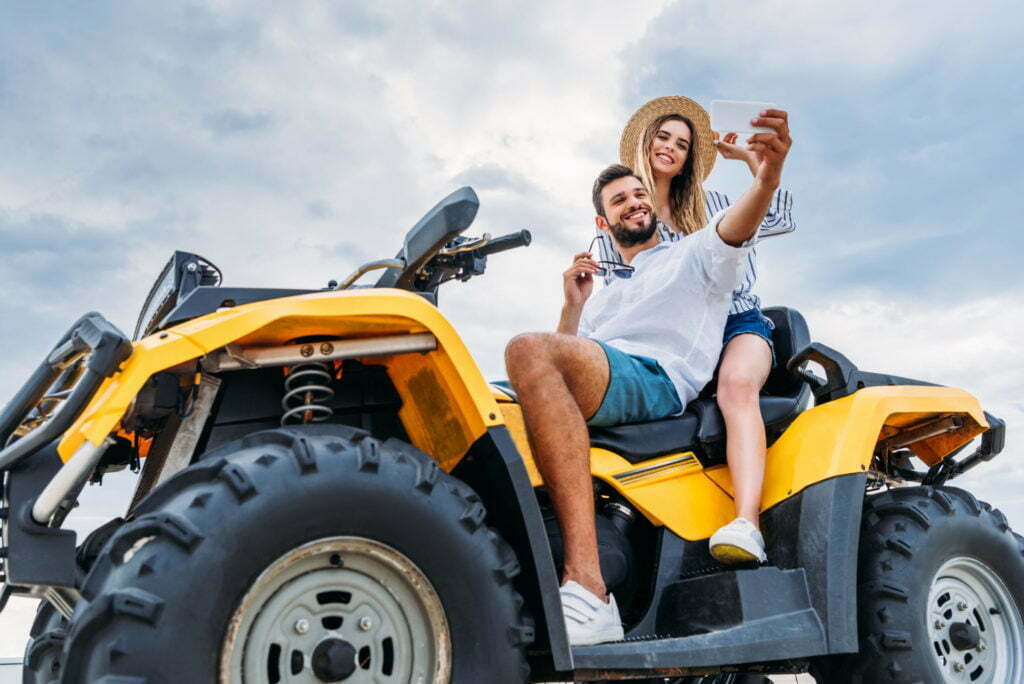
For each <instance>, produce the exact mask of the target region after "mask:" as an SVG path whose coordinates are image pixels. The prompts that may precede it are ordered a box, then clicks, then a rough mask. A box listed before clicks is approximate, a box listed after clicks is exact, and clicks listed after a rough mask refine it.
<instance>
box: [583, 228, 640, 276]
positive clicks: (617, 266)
mask: <svg viewBox="0 0 1024 684" xmlns="http://www.w3.org/2000/svg"><path fill="white" fill-rule="evenodd" d="M599 239H601V236H600V235H596V236H594V239H593V240H591V241H590V246H589V247H587V252H589V253H590V254H593V253H594V243H595V242H597V241H598V240H599ZM597 269H598V270H597V275H599V276H601V277H602V278H603V277H604V276H606V275H608V274H609V273H610V274H612V275H613V276H618V277H619V278H622V279H623V280H625V279H628V278H632V277H633V272H634V271H635V270H636V269H635V268H633V267H632V266H630V265H629V264H624V263H622V262H621V261H600V260H599V261H597Z"/></svg>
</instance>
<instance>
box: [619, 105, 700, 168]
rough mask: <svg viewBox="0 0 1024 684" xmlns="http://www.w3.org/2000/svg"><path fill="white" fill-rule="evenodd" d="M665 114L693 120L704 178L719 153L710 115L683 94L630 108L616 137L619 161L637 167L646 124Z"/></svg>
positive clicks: (648, 124) (630, 166)
mask: <svg viewBox="0 0 1024 684" xmlns="http://www.w3.org/2000/svg"><path fill="white" fill-rule="evenodd" d="M668 114H679V115H680V116H684V117H686V118H687V119H689V120H690V121H692V122H693V125H694V127H695V128H696V129H697V131H696V133H697V146H698V148H699V149H698V154H699V155H700V161H701V170H702V173H703V175H702V177H701V180H702V181H703V180H704V179H705V178H707V177H708V175H709V174H710V173H711V169H713V168H714V166H715V159H716V158H717V157H718V150H717V149H716V148H715V145H714V141H715V136H714V133H713V132H712V130H711V117H709V116H708V113H707V111H706V110H705V109H704V108H703V107H701V106H700V105H699V104H697V103H696V102H694V101H693V100H691V99H690V98H688V97H683V96H682V95H670V96H667V97H658V98H655V99H653V100H651V101H650V102H648V103H646V104H645V105H643V106H642V107H640V109H638V110H636V111H635V112H633V116H631V117H630V118H629V121H628V122H627V123H626V127H625V128H624V129H623V130H622V137H621V138H620V139H619V161H621V162H622V163H623V164H625V165H626V166H628V167H629V168H631V169H634V170H635V169H636V161H637V160H636V146H637V143H638V142H639V140H640V138H641V136H643V134H644V131H646V130H647V127H648V126H650V125H651V123H652V122H654V121H655V120H656V119H658V118H660V117H662V116H666V115H668Z"/></svg>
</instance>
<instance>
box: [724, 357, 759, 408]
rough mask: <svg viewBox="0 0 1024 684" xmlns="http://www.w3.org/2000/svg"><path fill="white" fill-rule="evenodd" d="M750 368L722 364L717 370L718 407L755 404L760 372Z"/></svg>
mask: <svg viewBox="0 0 1024 684" xmlns="http://www.w3.org/2000/svg"><path fill="white" fill-rule="evenodd" d="M752 370H753V369H750V368H744V367H741V366H739V367H738V366H731V367H727V366H723V367H722V368H721V369H720V370H719V372H718V386H717V388H716V389H717V397H718V405H719V407H720V408H729V407H732V406H747V405H756V404H757V401H758V396H759V395H760V393H761V384H762V378H761V375H762V374H761V373H760V372H752Z"/></svg>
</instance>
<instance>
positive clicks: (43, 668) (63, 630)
mask: <svg viewBox="0 0 1024 684" xmlns="http://www.w3.org/2000/svg"><path fill="white" fill-rule="evenodd" d="M67 626H68V621H67V620H65V619H64V616H63V615H61V614H60V613H59V612H57V609H56V608H54V607H53V605H51V604H50V603H49V602H48V601H46V600H43V601H40V602H39V607H38V608H37V609H36V618H35V620H33V621H32V629H31V630H29V640H28V643H27V644H26V645H25V657H24V658H23V659H22V668H21V681H22V682H23V684H53V682H56V681H58V679H59V678H60V653H61V650H62V649H63V648H64V639H65V638H66V637H67Z"/></svg>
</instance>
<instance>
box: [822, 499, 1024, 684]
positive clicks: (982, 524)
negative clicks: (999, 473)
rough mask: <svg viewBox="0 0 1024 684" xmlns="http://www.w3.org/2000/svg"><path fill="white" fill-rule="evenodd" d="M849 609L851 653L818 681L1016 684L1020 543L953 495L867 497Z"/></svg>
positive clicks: (1023, 551)
mask: <svg viewBox="0 0 1024 684" xmlns="http://www.w3.org/2000/svg"><path fill="white" fill-rule="evenodd" d="M857 610H858V618H859V619H858V622H859V628H860V652H859V653H857V654H853V655H850V656H841V657H838V658H830V659H828V660H824V661H821V662H818V663H815V668H814V670H813V672H814V674H815V676H816V678H817V679H818V681H819V682H839V683H851V684H852V683H856V682H864V683H867V682H872V683H876V682H929V683H932V682H935V683H941V682H969V683H974V684H990V683H992V684H1005V683H1006V682H1020V681H1024V621H1022V618H1021V616H1022V615H1024V540H1022V539H1021V538H1020V537H1019V536H1017V535H1015V534H1014V533H1013V532H1012V530H1010V526H1009V524H1008V523H1007V521H1006V517H1005V516H1004V515H1003V514H1002V513H1000V512H999V510H997V509H994V508H992V507H990V506H989V505H988V504H986V503H983V502H979V501H978V500H977V499H975V498H974V497H973V496H972V495H971V494H970V493H968V492H966V491H964V490H962V489H957V488H954V487H905V488H897V489H892V490H890V491H888V492H886V493H884V494H880V495H878V496H873V497H869V498H868V499H866V501H865V505H864V516H863V521H862V528H861V543H860V556H859V566H858V609H857Z"/></svg>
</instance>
